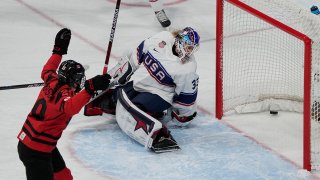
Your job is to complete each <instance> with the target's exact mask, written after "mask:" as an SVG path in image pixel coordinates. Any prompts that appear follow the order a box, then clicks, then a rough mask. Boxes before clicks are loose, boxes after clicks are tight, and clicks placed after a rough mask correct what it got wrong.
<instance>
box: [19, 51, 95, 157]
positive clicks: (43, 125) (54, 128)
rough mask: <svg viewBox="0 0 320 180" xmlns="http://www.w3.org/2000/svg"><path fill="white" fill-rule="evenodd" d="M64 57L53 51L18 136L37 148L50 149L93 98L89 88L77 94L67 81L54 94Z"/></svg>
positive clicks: (25, 142)
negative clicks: (58, 72)
mask: <svg viewBox="0 0 320 180" xmlns="http://www.w3.org/2000/svg"><path fill="white" fill-rule="evenodd" d="M61 59H62V56H60V55H57V54H53V55H52V56H51V57H50V58H49V60H48V61H47V63H46V64H45V65H44V67H43V70H42V73H41V78H42V79H43V81H44V82H45V85H44V87H43V88H42V89H41V91H40V93H39V96H38V99H37V101H36V102H35V104H34V106H33V108H32V110H31V112H30V113H29V114H28V116H27V119H26V121H25V123H24V125H23V127H22V130H21V131H20V133H19V134H18V139H19V140H20V141H21V142H22V143H23V144H25V145H26V146H28V147H29V148H31V149H34V150H38V151H42V152H51V151H52V150H53V149H54V148H55V147H56V145H57V142H58V140H59V138H60V137H61V135H62V131H63V130H64V129H65V128H66V127H67V125H68V123H69V121H70V120H71V118H72V116H73V115H75V114H78V113H79V112H80V110H81V109H82V107H83V106H84V105H85V104H86V103H87V102H88V101H89V100H90V98H91V96H90V94H89V93H88V92H87V91H86V90H82V91H80V92H79V93H77V94H75V93H74V91H73V90H72V89H71V87H70V86H69V85H67V84H65V85H63V86H61V87H60V88H58V89H57V90H56V92H55V93H53V92H54V91H55V90H54V88H55V87H56V85H57V83H58V75H57V73H56V70H57V68H58V66H59V64H60V62H61Z"/></svg>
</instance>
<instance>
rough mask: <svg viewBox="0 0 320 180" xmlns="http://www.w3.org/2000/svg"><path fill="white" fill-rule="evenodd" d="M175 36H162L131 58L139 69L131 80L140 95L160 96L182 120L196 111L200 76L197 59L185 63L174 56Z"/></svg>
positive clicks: (146, 43)
mask: <svg viewBox="0 0 320 180" xmlns="http://www.w3.org/2000/svg"><path fill="white" fill-rule="evenodd" d="M174 41H175V38H174V36H173V35H172V34H171V33H170V32H168V31H163V32H160V33H158V34H156V35H154V36H152V37H150V38H148V39H146V40H145V41H143V42H142V43H141V44H140V45H139V46H138V47H137V48H136V49H134V50H132V51H130V52H129V53H128V54H127V57H128V59H129V60H130V62H133V63H132V64H134V66H135V67H133V69H134V70H135V72H134V74H133V75H132V76H131V80H132V81H133V87H134V89H135V90H136V91H138V92H149V93H152V94H157V95H159V96H160V97H161V98H162V99H164V100H165V101H167V102H168V103H170V104H172V105H173V108H174V109H175V110H176V111H178V112H179V114H180V115H182V116H189V115H192V114H193V113H194V112H195V111H196V99H197V93H198V82H199V76H198V75H197V73H196V69H197V63H196V61H195V58H194V56H193V55H192V56H191V57H190V59H189V60H188V61H187V62H185V63H182V62H181V61H180V59H179V58H178V57H177V56H175V55H174V54H173V52H172V47H173V44H174Z"/></svg>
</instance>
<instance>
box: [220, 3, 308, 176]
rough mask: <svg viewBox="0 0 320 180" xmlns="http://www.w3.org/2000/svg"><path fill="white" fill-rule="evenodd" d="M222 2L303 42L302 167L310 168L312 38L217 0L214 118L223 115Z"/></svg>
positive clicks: (248, 9)
mask: <svg viewBox="0 0 320 180" xmlns="http://www.w3.org/2000/svg"><path fill="white" fill-rule="evenodd" d="M224 3H231V4H232V5H234V6H236V7H238V8H240V9H242V10H244V11H246V12H248V13H250V14H252V15H254V16H256V17H258V18H259V19H262V20H263V21H265V22H267V23H269V24H271V25H273V26H274V27H277V28H278V29H281V30H282V31H284V32H286V33H288V34H290V35H292V36H293V37H295V38H297V39H299V40H301V41H303V42H304V88H303V89H304V92H303V168H304V169H306V170H308V171H310V170H311V162H310V159H311V155H310V153H311V152H310V143H311V142H310V135H311V133H310V128H311V123H310V121H311V120H310V118H311V116H310V104H311V58H312V55H311V53H312V40H311V39H310V38H309V37H308V36H306V35H305V34H303V33H301V32H299V31H297V30H295V29H293V28H291V27H289V26H287V25H285V24H283V23H281V22H279V21H277V20H275V19H273V18H272V17H270V16H268V15H266V14H264V13H263V12H260V11H258V10H256V9H254V8H252V7H250V6H248V5H247V4H245V3H243V2H241V1H240V0H217V9H216V13H217V14H216V18H217V19H216V118H217V119H221V118H222V116H223V73H222V72H223V69H222V65H223V6H224Z"/></svg>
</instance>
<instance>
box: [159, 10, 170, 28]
mask: <svg viewBox="0 0 320 180" xmlns="http://www.w3.org/2000/svg"><path fill="white" fill-rule="evenodd" d="M155 14H156V17H157V19H158V21H159V22H160V24H161V26H162V27H164V28H166V27H169V26H170V25H171V21H170V20H169V18H168V17H167V15H166V13H165V12H164V10H161V11H157V12H155Z"/></svg>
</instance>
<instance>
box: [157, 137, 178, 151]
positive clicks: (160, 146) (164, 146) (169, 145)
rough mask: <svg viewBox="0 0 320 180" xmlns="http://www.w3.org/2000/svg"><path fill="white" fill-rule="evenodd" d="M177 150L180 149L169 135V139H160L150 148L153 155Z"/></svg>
mask: <svg viewBox="0 0 320 180" xmlns="http://www.w3.org/2000/svg"><path fill="white" fill-rule="evenodd" d="M179 149H181V148H180V147H179V145H178V144H177V142H176V141H175V140H174V139H173V137H172V136H171V135H170V136H169V137H163V136H162V137H160V139H159V140H158V141H157V142H155V143H154V144H153V145H152V147H151V150H152V151H154V152H155V153H164V152H171V151H177V150H179Z"/></svg>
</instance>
